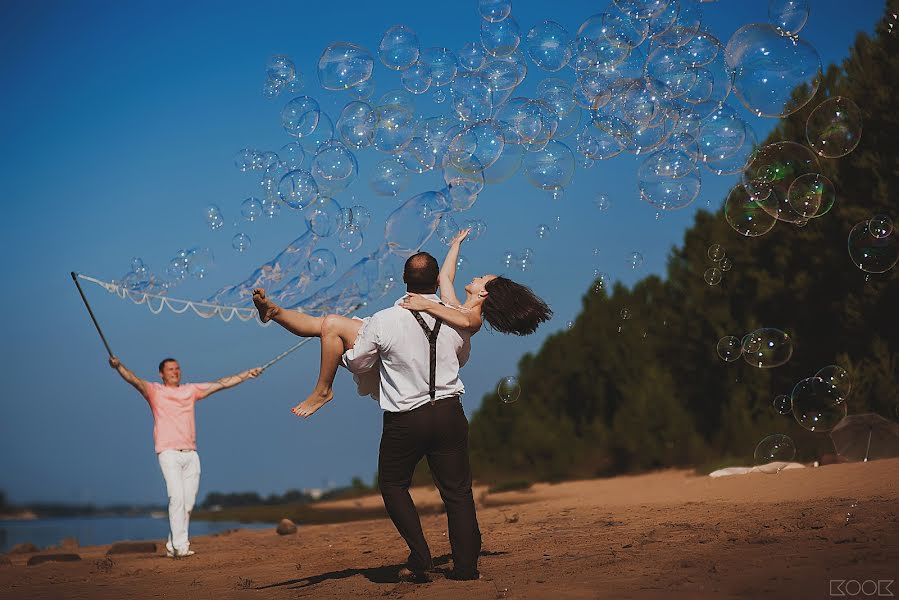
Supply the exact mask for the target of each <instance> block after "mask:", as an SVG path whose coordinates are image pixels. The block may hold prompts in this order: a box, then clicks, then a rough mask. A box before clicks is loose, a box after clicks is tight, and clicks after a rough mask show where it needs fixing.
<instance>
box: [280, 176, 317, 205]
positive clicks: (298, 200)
mask: <svg viewBox="0 0 899 600" xmlns="http://www.w3.org/2000/svg"><path fill="white" fill-rule="evenodd" d="M278 196H279V197H280V198H281V200H283V201H284V203H285V204H287V206H289V207H290V208H293V209H297V210H300V209H303V208H306V207H307V206H308V205H309V204H310V203H311V202H312V201H313V200H315V198H316V197H317V196H318V184H316V183H315V179H314V178H313V177H312V173H310V172H309V171H304V170H302V169H296V170H294V171H290V172H289V173H287V174H285V175H284V177H283V178H282V179H281V181H280V182H279V183H278Z"/></svg>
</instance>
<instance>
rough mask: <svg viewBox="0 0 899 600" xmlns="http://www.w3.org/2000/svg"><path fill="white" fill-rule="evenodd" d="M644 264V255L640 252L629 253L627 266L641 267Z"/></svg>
mask: <svg viewBox="0 0 899 600" xmlns="http://www.w3.org/2000/svg"><path fill="white" fill-rule="evenodd" d="M642 265H643V255H642V254H640V253H639V252H631V253H630V254H628V255H627V266H628V267H630V268H631V269H639V268H640V267H641V266H642Z"/></svg>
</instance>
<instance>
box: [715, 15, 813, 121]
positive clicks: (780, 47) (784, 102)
mask: <svg viewBox="0 0 899 600" xmlns="http://www.w3.org/2000/svg"><path fill="white" fill-rule="evenodd" d="M725 56H726V60H727V66H728V67H729V68H730V69H731V70H732V71H733V72H734V91H735V93H736V94H737V97H738V98H739V99H740V101H741V102H742V103H743V105H744V106H746V108H748V109H749V110H750V111H752V112H753V113H755V114H756V115H758V116H760V117H777V118H780V117H785V116H787V115H789V114H792V113H794V112H796V111H797V110H799V109H800V108H802V107H803V106H805V105H806V104H808V102H809V101H810V100H811V99H812V97H813V96H814V95H815V93H816V92H817V91H818V86H819V85H820V83H821V59H820V57H819V56H818V52H817V50H815V48H814V47H813V46H812V45H811V44H809V43H808V42H806V41H805V40H802V39H799V38H798V37H786V36H783V35H781V34H780V32H779V31H778V30H777V28H776V27H774V26H773V25H768V24H765V23H752V24H749V25H746V26H744V27H743V28H741V29H740V30H739V31H737V32H736V33H734V34H733V36H731V38H730V40H729V41H728V42H727V47H726V49H725Z"/></svg>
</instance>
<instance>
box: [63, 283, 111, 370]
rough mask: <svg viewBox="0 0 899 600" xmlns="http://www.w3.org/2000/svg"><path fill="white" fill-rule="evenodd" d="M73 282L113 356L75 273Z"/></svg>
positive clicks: (107, 349)
mask: <svg viewBox="0 0 899 600" xmlns="http://www.w3.org/2000/svg"><path fill="white" fill-rule="evenodd" d="M72 281H74V282H75V287H77V288H78V293H79V294H81V299H82V300H83V301H84V306H85V308H87V312H88V314H89V315H90V316H91V321H93V322H94V327H96V328H97V333H99V334H100V339H101V340H103V345H104V346H106V352H108V353H109V356H112V350H110V349H109V344H108V343H107V342H106V336H104V335H103V330H101V329H100V324H99V323H97V317H95V316H94V311H93V310H91V305H90V304H89V303H88V301H87V297H86V296H85V295H84V290H82V289H81V284H80V283H78V276H77V275H76V274H75V271H72Z"/></svg>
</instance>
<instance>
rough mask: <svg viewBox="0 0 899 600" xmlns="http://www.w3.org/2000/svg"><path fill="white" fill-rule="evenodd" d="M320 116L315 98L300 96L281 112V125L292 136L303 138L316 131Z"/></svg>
mask: <svg viewBox="0 0 899 600" xmlns="http://www.w3.org/2000/svg"><path fill="white" fill-rule="evenodd" d="M320 115H321V112H320V109H319V106H318V102H317V101H316V100H315V98H310V97H309V96H298V97H297V98H294V99H293V100H291V101H290V102H288V103H287V104H286V105H285V106H284V108H283V109H282V110H281V125H282V126H283V127H284V129H285V131H287V133H289V134H290V135H294V136H296V137H299V138H301V137H304V136H307V135H310V134H311V133H312V132H313V131H315V128H316V127H317V126H318V120H319V117H320Z"/></svg>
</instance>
